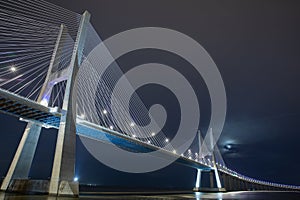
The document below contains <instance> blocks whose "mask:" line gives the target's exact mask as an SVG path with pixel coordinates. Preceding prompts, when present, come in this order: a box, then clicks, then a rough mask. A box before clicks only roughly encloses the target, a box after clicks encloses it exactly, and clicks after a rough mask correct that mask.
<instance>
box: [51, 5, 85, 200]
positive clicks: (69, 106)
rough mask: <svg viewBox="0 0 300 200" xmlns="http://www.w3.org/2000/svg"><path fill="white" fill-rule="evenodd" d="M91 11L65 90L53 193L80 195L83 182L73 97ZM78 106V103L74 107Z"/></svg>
mask: <svg viewBox="0 0 300 200" xmlns="http://www.w3.org/2000/svg"><path fill="white" fill-rule="evenodd" d="M89 19H90V14H89V13H88V12H87V11H86V12H84V14H83V15H82V17H81V21H80V25H79V29H78V33H77V38H76V41H75V45H74V49H73V55H72V58H71V61H70V66H69V72H70V74H69V77H68V79H67V85H66V89H65V95H64V100H63V106H62V110H63V111H64V113H63V114H62V117H61V121H60V126H59V130H58V135H57V141H56V149H55V156H54V162H53V167H52V174H51V180H50V186H49V194H51V195H68V196H78V195H79V183H78V182H77V181H73V180H74V175H75V147H76V111H75V110H73V109H75V105H76V102H75V101H73V97H76V95H74V94H75V93H74V92H76V90H75V88H74V83H75V79H76V75H77V72H78V69H79V65H80V64H81V56H82V52H80V51H82V50H83V46H84V41H85V37H86V31H87V30H86V28H87V23H88V22H89ZM73 105H74V106H73Z"/></svg>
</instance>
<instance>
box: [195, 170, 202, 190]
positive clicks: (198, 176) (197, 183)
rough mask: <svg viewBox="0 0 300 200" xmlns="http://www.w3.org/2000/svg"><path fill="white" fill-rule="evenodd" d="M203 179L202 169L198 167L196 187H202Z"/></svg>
mask: <svg viewBox="0 0 300 200" xmlns="http://www.w3.org/2000/svg"><path fill="white" fill-rule="evenodd" d="M200 179H201V170H200V169H197V179H196V185H195V186H196V188H199V187H200V181H201V180H200Z"/></svg>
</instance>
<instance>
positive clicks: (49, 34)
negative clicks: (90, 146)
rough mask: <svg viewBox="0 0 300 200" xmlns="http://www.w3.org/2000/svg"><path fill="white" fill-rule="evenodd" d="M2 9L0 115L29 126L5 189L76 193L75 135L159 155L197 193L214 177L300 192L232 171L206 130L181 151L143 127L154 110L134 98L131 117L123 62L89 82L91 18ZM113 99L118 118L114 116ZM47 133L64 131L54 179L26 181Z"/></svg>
mask: <svg viewBox="0 0 300 200" xmlns="http://www.w3.org/2000/svg"><path fill="white" fill-rule="evenodd" d="M0 10H1V14H0V17H1V19H0V22H1V27H0V40H1V44H0V64H1V69H0V87H1V89H0V110H1V112H3V113H5V114H9V115H13V116H15V117H18V118H19V119H20V120H23V121H26V122H27V123H28V124H27V127H26V129H25V131H24V134H23V137H22V139H21V141H20V144H19V146H18V149H17V151H16V154H15V156H14V159H13V161H12V163H11V166H10V168H9V170H8V172H7V175H6V177H5V179H4V181H3V182H2V185H1V190H5V191H27V192H28V191H37V192H46V193H49V194H54V195H75V196H76V195H78V194H79V189H78V184H79V183H78V181H76V180H74V172H75V166H74V165H75V144H76V133H77V134H79V135H81V136H83V137H88V138H90V139H93V140H97V141H100V142H102V143H103V144H114V145H116V146H118V147H120V148H123V149H126V150H128V151H132V152H137V153H148V152H151V151H160V154H158V156H160V157H161V158H163V159H172V158H173V157H175V158H176V162H177V163H179V164H183V165H186V166H189V167H192V168H195V169H197V177H195V188H194V189H195V190H196V191H198V190H201V173H210V177H211V178H210V183H211V187H212V188H214V187H215V188H216V190H215V191H225V190H227V191H232V190H283V189H286V190H299V189H300V188H299V187H298V186H291V185H284V184H277V183H270V182H266V181H260V180H255V179H253V178H249V177H246V176H243V175H241V174H239V173H237V172H234V171H232V170H230V169H228V168H227V167H226V165H225V163H224V161H223V159H222V156H221V154H220V152H219V151H218V148H217V146H214V145H210V144H206V142H205V141H206V140H204V141H203V140H202V134H201V133H200V132H199V133H198V135H197V136H198V137H197V141H198V144H199V145H198V149H194V150H191V149H188V150H187V151H182V150H181V149H180V148H177V147H175V146H172V145H171V139H169V138H168V137H167V136H166V135H165V134H163V133H162V132H161V131H160V129H159V125H158V124H156V123H155V122H154V124H153V126H152V127H151V128H149V127H146V128H143V129H140V128H138V124H143V123H144V120H145V118H143V117H141V116H145V115H146V114H145V113H148V110H147V108H146V107H145V105H144V104H143V103H142V101H141V99H140V98H139V97H138V95H135V96H134V98H133V100H132V101H133V103H132V104H133V105H135V107H136V108H138V109H136V110H134V111H132V113H131V116H128V115H126V109H125V107H126V105H125V102H123V101H122V95H124V94H123V93H124V92H125V93H126V89H128V90H131V89H132V88H131V86H130V84H128V85H126V86H125V91H118V92H115V93H114V92H113V90H114V84H115V83H116V81H117V79H118V78H120V77H121V76H122V74H123V72H122V70H121V69H120V68H119V66H118V64H117V63H116V62H114V63H112V64H111V66H110V68H108V70H107V72H105V73H103V74H102V76H101V77H100V79H99V77H98V76H91V71H90V70H91V69H94V68H93V67H94V66H92V67H91V66H90V65H91V64H90V60H89V59H92V58H89V57H88V55H89V53H90V52H91V51H93V49H94V48H95V47H96V46H97V45H99V44H100V43H101V42H102V40H101V38H100V37H99V36H98V34H97V32H96V31H95V29H94V28H93V26H92V25H91V23H90V22H89V20H90V14H89V13H88V12H85V13H84V14H83V15H79V14H77V13H74V12H72V11H69V10H66V9H64V8H61V7H58V6H56V5H53V4H50V3H48V2H46V1H34V0H16V1H10V0H8V1H1V6H0ZM101 64H102V63H99V66H100V69H99V70H101ZM98 72H99V71H98ZM92 73H93V72H92ZM95 73H97V71H96V72H95ZM92 75H93V74H92ZM74 88H76V89H74ZM91 88H92V89H94V90H92V89H91ZM112 96H114V98H115V99H117V101H116V102H115V103H116V105H117V106H116V107H117V113H118V114H119V116H118V117H116V116H113V115H112V112H113V111H112V108H111V101H110V99H111V97H112ZM74 99H76V101H75V100H74ZM43 127H44V128H55V129H58V137H57V143H56V150H55V157H54V163H53V169H52V176H51V179H50V181H47V180H44V181H41V180H39V181H38V180H36V181H35V180H28V174H29V170H30V167H31V163H32V160H33V156H34V153H35V149H36V146H37V143H38V138H39V135H40V133H41V129H42V128H43ZM209 130H210V131H208V133H207V134H206V137H208V138H210V141H213V128H212V129H209Z"/></svg>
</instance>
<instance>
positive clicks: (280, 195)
mask: <svg viewBox="0 0 300 200" xmlns="http://www.w3.org/2000/svg"><path fill="white" fill-rule="evenodd" d="M72 199H73V200H74V199H76V198H68V197H54V196H47V195H20V194H11V193H7V194H6V193H3V192H0V200H72ZM78 199H80V200H88V199H118V200H122V199H129V200H130V199H132V200H137V199H144V200H153V199H160V200H169V199H196V200H204V199H205V200H210V199H216V200H227V199H230V200H231V199H240V200H246V199H253V200H261V199H272V200H274V199H280V200H281V199H289V200H293V199H298V200H299V199H300V192H275V191H272V192H270V191H261V192H257V191H256V192H254V191H249V192H225V193H202V192H196V193H186V194H149V193H148V194H147V193H141V194H129V195H120V194H114V193H110V195H107V194H106V195H103V194H102V195H100V194H90V195H80V197H79V198H78Z"/></svg>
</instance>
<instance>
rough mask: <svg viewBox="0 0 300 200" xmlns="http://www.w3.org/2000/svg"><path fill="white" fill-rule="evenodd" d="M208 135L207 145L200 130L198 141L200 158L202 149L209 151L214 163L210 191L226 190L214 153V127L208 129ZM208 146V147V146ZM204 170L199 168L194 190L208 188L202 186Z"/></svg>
mask: <svg viewBox="0 0 300 200" xmlns="http://www.w3.org/2000/svg"><path fill="white" fill-rule="evenodd" d="M207 137H209V144H208V145H206V144H205V142H204V141H203V138H202V136H201V132H200V131H198V142H199V144H198V145H199V153H198V155H199V158H200V157H203V152H202V151H205V153H206V151H208V154H209V155H210V157H211V163H212V170H211V171H210V172H209V173H210V187H211V188H210V189H209V191H215V190H216V191H225V188H224V187H222V183H221V180H220V175H219V171H218V167H217V164H216V158H215V154H214V149H215V147H214V142H213V132H212V128H210V129H209V131H208V135H207ZM207 146H208V147H207ZM202 173H203V170H201V169H197V177H196V183H195V188H194V191H202V190H206V189H204V188H202V186H201V176H202ZM214 180H215V182H216V186H217V188H214Z"/></svg>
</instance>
